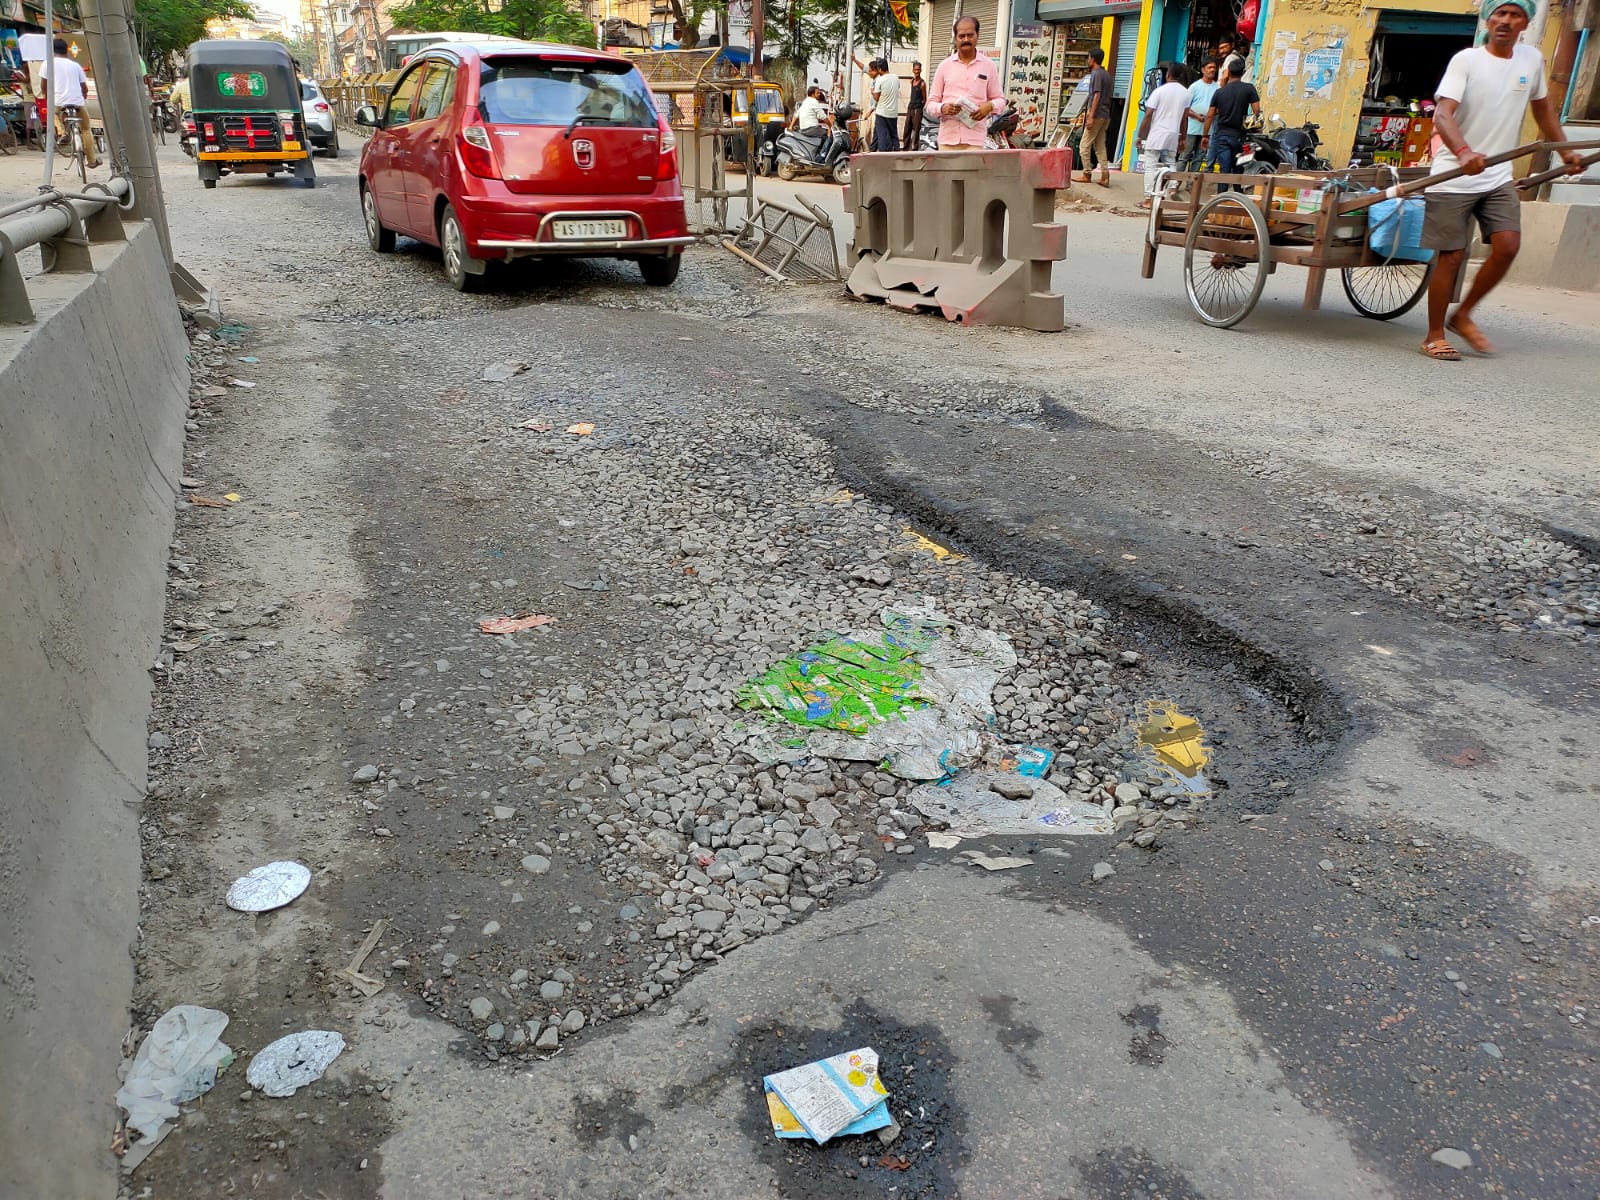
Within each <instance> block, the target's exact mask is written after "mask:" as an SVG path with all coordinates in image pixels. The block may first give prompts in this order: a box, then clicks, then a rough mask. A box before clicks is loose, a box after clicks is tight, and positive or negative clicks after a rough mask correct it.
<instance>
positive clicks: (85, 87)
mask: <svg viewBox="0 0 1600 1200" xmlns="http://www.w3.org/2000/svg"><path fill="white" fill-rule="evenodd" d="M55 51H56V60H55V62H54V63H53V64H51V68H50V69H51V70H52V71H53V72H54V74H55V80H56V115H57V118H58V119H59V120H60V121H62V122H68V121H76V122H77V123H78V132H79V134H80V135H81V141H82V143H83V161H84V163H85V165H87V166H90V167H97V166H99V165H100V162H99V159H98V158H96V157H95V152H94V131H93V130H92V129H90V128H89V114H88V112H87V111H85V107H84V106H85V105H86V104H88V102H89V77H88V75H86V74H84V70H83V68H82V67H80V66H79V65H78V62H77V60H76V59H74V58H73V57H72V55H71V54H70V53H69V52H68V50H67V39H66V38H57V39H56V43H55ZM63 128H64V127H63Z"/></svg>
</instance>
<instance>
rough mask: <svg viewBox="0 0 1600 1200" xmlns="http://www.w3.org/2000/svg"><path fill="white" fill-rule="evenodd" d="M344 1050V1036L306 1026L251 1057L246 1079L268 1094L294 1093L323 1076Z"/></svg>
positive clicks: (286, 1094)
mask: <svg viewBox="0 0 1600 1200" xmlns="http://www.w3.org/2000/svg"><path fill="white" fill-rule="evenodd" d="M342 1053H344V1038H343V1037H341V1036H340V1035H339V1034H337V1033H334V1032H333V1031H332V1030H328V1029H307V1030H304V1031H302V1032H300V1033H291V1034H290V1035H289V1036H288V1037H281V1038H279V1039H278V1040H277V1041H275V1042H273V1043H272V1044H271V1045H268V1046H264V1047H262V1048H261V1049H260V1050H259V1051H257V1052H256V1056H255V1057H254V1058H252V1059H251V1060H250V1067H249V1069H248V1070H246V1071H245V1078H246V1079H248V1080H249V1081H250V1086H251V1087H253V1088H255V1089H257V1090H258V1091H260V1092H261V1093H262V1094H263V1095H266V1096H279V1097H281V1096H292V1095H294V1094H295V1093H296V1092H297V1091H299V1090H300V1089H301V1088H303V1087H305V1086H306V1084H308V1083H315V1082H316V1081H317V1080H319V1079H321V1078H322V1073H323V1072H324V1071H326V1070H327V1069H328V1066H329V1064H330V1063H332V1062H333V1060H334V1059H336V1058H338V1057H339V1055H340V1054H342Z"/></svg>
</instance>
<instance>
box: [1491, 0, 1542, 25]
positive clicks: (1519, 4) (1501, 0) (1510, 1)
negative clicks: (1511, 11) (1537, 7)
mask: <svg viewBox="0 0 1600 1200" xmlns="http://www.w3.org/2000/svg"><path fill="white" fill-rule="evenodd" d="M1507 7H1509V8H1520V9H1521V10H1522V11H1523V12H1524V13H1526V14H1527V17H1528V20H1530V21H1532V20H1533V14H1534V0H1483V19H1484V20H1486V21H1487V20H1488V19H1489V14H1490V13H1492V12H1494V10H1495V9H1497V8H1507Z"/></svg>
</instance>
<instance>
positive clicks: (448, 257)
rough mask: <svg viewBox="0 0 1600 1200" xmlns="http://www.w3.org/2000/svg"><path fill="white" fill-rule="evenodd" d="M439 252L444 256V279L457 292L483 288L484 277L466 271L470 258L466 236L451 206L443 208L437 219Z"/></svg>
mask: <svg viewBox="0 0 1600 1200" xmlns="http://www.w3.org/2000/svg"><path fill="white" fill-rule="evenodd" d="M439 250H440V252H441V253H442V254H443V255H444V277H445V279H447V280H448V281H449V283H450V286H451V287H453V288H455V290H456V291H458V292H476V291H478V290H480V289H481V288H482V287H483V284H484V277H483V276H482V275H474V274H473V273H472V272H471V271H469V270H467V264H468V263H469V262H470V261H471V258H472V256H471V255H470V254H468V253H467V235H466V233H465V232H463V231H462V228H461V221H460V219H459V218H458V217H457V216H456V210H455V208H454V207H453V206H452V205H449V204H447V205H445V206H444V213H443V215H442V216H440V218H439Z"/></svg>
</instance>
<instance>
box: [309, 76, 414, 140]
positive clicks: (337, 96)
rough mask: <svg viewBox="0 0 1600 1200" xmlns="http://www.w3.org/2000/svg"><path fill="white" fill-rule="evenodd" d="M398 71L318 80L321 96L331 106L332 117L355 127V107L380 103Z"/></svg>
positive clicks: (392, 87) (387, 94)
mask: <svg viewBox="0 0 1600 1200" xmlns="http://www.w3.org/2000/svg"><path fill="white" fill-rule="evenodd" d="M399 74H400V73H399V72H398V71H384V72H381V73H376V74H372V75H356V76H352V77H351V78H349V79H329V80H319V81H318V86H319V87H321V88H322V95H323V98H324V99H326V100H327V101H328V103H329V104H330V105H332V106H333V119H334V121H335V122H337V123H338V124H340V125H344V126H348V127H349V128H352V129H353V128H355V124H356V109H358V108H360V107H361V106H362V105H363V104H371V105H374V106H376V105H380V104H382V103H383V102H384V101H385V100H386V99H388V96H389V93H390V92H391V91H392V90H393V89H394V81H395V80H396V79H397V78H398V77H399Z"/></svg>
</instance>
